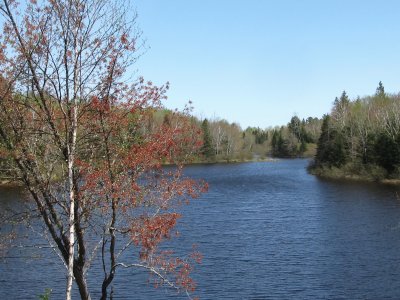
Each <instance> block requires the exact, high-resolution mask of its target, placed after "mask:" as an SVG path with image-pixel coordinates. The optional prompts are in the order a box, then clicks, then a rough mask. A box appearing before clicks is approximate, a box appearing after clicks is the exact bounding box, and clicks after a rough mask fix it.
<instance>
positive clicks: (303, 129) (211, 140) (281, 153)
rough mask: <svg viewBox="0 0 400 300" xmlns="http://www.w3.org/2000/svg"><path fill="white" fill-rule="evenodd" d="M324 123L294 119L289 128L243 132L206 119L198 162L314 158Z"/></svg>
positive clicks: (236, 125)
mask: <svg viewBox="0 0 400 300" xmlns="http://www.w3.org/2000/svg"><path fill="white" fill-rule="evenodd" d="M321 123H322V121H321V120H320V119H318V118H308V119H306V120H304V119H303V120H300V119H299V118H298V117H297V116H294V117H292V119H291V120H290V122H289V123H288V124H287V125H286V126H281V127H275V128H266V129H261V128H259V127H248V128H246V129H245V130H243V129H242V128H241V127H240V126H239V125H238V124H237V123H229V122H227V121H226V120H220V119H214V120H208V119H204V120H203V121H201V128H202V132H203V147H202V150H201V153H200V156H199V159H200V160H201V159H202V160H205V161H209V162H213V161H245V160H251V159H264V158H266V157H282V158H291V157H303V156H313V155H314V153H315V147H316V146H315V144H316V142H317V141H318V137H319V135H320V129H321Z"/></svg>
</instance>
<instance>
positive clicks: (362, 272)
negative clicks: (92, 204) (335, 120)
mask: <svg viewBox="0 0 400 300" xmlns="http://www.w3.org/2000/svg"><path fill="white" fill-rule="evenodd" d="M306 165H307V161H306V160H282V161H279V162H272V163H246V164H215V165H196V166H190V167H188V168H187V169H186V174H187V175H188V176H191V177H196V178H204V179H206V180H207V181H208V182H209V184H210V190H209V192H208V193H207V194H205V195H204V196H203V197H202V198H201V199H199V200H195V201H193V202H192V203H191V205H190V206H188V207H185V208H184V218H183V219H182V220H181V223H180V225H179V231H180V232H181V233H182V235H181V237H180V238H179V239H177V240H175V241H173V242H171V244H172V246H174V247H175V248H177V249H178V251H185V250H187V249H190V248H191V246H192V244H193V243H196V244H197V245H198V248H199V250H200V251H201V252H202V253H203V255H204V260H203V263H202V265H200V266H199V267H198V268H197V269H196V274H195V278H196V280H197V282H198V283H199V287H198V290H197V295H198V296H200V298H201V299H322V298H327V299H333V298H334V299H399V298H400V277H399V276H398V274H399V273H400V251H399V250H398V249H400V238H399V237H400V202H399V201H398V200H397V197H396V192H397V188H396V187H391V186H383V185H378V184H364V183H354V182H353V183H348V182H335V181H324V180H319V179H317V178H315V177H313V176H310V175H308V174H307V173H306V170H305V167H306ZM21 197H22V194H21V193H20V192H18V191H16V190H12V189H1V190H0V208H1V209H2V210H4V209H5V206H7V205H14V206H18V205H21V204H20V202H19V201H18V199H20V198H21ZM25 236H27V237H28V241H29V240H30V244H33V242H34V241H36V240H37V239H38V237H37V236H34V235H32V234H31V233H28V232H25ZM25 242H26V241H25ZM40 243H43V242H42V241H41V242H40ZM100 271H101V270H96V269H94V270H93V271H92V272H91V273H90V274H89V279H90V280H89V282H90V288H91V290H92V293H93V298H96V297H98V295H99V290H100V281H101V279H102V275H101V272H100ZM120 271H121V272H119V273H118V274H117V277H116V279H115V282H114V290H115V299H131V298H132V295H134V298H135V299H166V298H170V297H171V298H176V295H175V292H174V291H170V290H164V289H154V288H153V287H152V286H151V284H148V283H147V281H146V279H147V275H146V274H143V273H142V271H137V270H128V271H126V270H120ZM46 288H52V289H53V294H52V296H53V297H54V299H59V298H62V297H63V294H64V289H65V274H64V270H63V268H62V264H61V263H60V261H59V260H58V258H57V257H56V256H55V254H53V253H51V251H50V250H49V249H48V248H45V249H36V248H13V249H12V251H10V253H9V254H8V256H7V257H6V258H5V259H3V260H2V261H1V263H0V299H37V295H39V294H42V293H43V292H44V290H45V289H46ZM179 298H182V299H184V298H185V297H184V296H183V295H182V296H179V297H178V299H179Z"/></svg>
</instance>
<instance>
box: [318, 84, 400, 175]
mask: <svg viewBox="0 0 400 300" xmlns="http://www.w3.org/2000/svg"><path fill="white" fill-rule="evenodd" d="M399 166H400V96H399V95H388V94H386V93H385V89H384V87H383V84H382V82H379V85H378V87H377V89H376V93H375V95H374V96H372V97H364V98H359V97H358V98H357V99H355V100H354V101H350V100H349V99H348V97H347V95H346V93H345V92H343V93H342V95H341V97H340V98H339V99H338V98H336V99H335V101H334V104H333V108H332V112H331V114H330V115H326V116H324V118H323V123H322V127H321V136H320V138H319V140H318V145H317V154H316V157H315V162H314V165H313V168H314V170H316V169H319V171H322V173H324V172H332V170H333V169H334V168H336V169H338V170H339V171H338V170H336V171H335V173H336V174H341V175H340V176H342V177H349V176H350V177H354V176H356V177H357V176H358V177H362V178H368V179H371V180H381V179H384V178H398V177H399V175H400V174H399ZM327 170H330V171H327ZM340 176H339V177H340Z"/></svg>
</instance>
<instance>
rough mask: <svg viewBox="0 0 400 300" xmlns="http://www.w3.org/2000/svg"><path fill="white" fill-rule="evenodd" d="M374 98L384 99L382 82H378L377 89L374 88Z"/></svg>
mask: <svg viewBox="0 0 400 300" xmlns="http://www.w3.org/2000/svg"><path fill="white" fill-rule="evenodd" d="M375 96H377V97H381V98H385V97H386V94H385V87H384V86H383V84H382V81H379V84H378V87H377V88H376V92H375Z"/></svg>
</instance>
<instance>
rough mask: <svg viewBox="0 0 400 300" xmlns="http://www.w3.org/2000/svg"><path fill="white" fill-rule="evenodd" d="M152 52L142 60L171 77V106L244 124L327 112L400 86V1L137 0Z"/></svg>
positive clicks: (151, 71) (151, 72)
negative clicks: (340, 99)
mask: <svg viewBox="0 0 400 300" xmlns="http://www.w3.org/2000/svg"><path fill="white" fill-rule="evenodd" d="M134 5H135V6H136V9H137V12H138V15H139V18H138V24H139V26H140V28H141V29H142V30H143V37H144V38H146V40H147V45H148V46H149V47H150V49H149V50H148V51H147V53H146V54H145V55H144V56H143V57H141V58H140V60H139V61H138V63H137V65H136V67H137V68H138V72H139V74H140V75H143V76H144V77H145V78H146V79H149V80H152V81H153V82H155V83H156V84H163V83H164V82H166V81H169V82H170V83H171V89H170V91H169V93H168V96H169V99H168V100H167V102H166V103H165V105H166V106H167V107H168V108H182V107H183V106H184V104H185V103H187V102H188V100H192V101H193V103H194V107H195V111H194V114H195V115H197V116H200V117H207V118H210V117H213V116H217V117H220V118H224V119H227V120H228V121H230V122H238V123H239V124H240V125H241V126H242V127H243V128H245V127H247V126H260V127H262V128H264V127H267V126H275V125H283V124H286V123H287V122H288V121H289V120H290V118H291V116H293V115H294V114H297V115H298V116H299V117H300V118H306V117H308V116H315V117H321V116H322V115H323V114H324V113H327V112H329V111H330V109H331V104H332V102H333V100H334V98H335V97H336V96H339V95H340V94H341V92H342V91H343V90H346V91H347V92H348V94H349V96H350V97H351V98H355V97H356V96H358V95H360V96H365V95H370V94H373V93H374V92H375V88H376V87H377V85H378V82H379V81H380V80H381V81H382V82H383V84H384V86H385V89H386V91H387V92H390V93H397V92H399V91H400V76H399V75H400V1H397V0H393V1H389V0H381V1H368V0H359V1H356V0H330V1H328V0H326V1H325V0H315V1H311V0H305V1H300V0H291V1H290V0H279V1H276V0H275V1H272V0H271V1H268V0H265V1H263V0H242V1H239V0H201V1H200V0H171V1H165V0H137V1H136V2H135V4H134Z"/></svg>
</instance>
